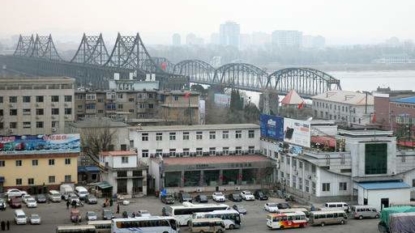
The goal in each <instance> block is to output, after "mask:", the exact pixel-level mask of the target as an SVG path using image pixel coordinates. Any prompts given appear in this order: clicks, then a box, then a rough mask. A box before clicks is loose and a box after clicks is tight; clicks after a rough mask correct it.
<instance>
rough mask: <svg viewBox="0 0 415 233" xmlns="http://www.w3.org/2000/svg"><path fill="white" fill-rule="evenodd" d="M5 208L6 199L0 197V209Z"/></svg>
mask: <svg viewBox="0 0 415 233" xmlns="http://www.w3.org/2000/svg"><path fill="white" fill-rule="evenodd" d="M6 208H7V204H6V200H4V199H3V198H0V210H6Z"/></svg>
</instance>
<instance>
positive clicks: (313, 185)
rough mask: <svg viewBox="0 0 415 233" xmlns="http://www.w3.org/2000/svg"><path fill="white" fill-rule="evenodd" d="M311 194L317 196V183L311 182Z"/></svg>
mask: <svg viewBox="0 0 415 233" xmlns="http://www.w3.org/2000/svg"><path fill="white" fill-rule="evenodd" d="M311 192H312V193H313V194H314V195H315V194H316V182H311Z"/></svg>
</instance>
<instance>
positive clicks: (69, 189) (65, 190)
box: [60, 183, 75, 201]
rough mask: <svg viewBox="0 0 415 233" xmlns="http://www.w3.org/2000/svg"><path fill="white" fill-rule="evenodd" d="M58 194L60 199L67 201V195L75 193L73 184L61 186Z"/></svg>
mask: <svg viewBox="0 0 415 233" xmlns="http://www.w3.org/2000/svg"><path fill="white" fill-rule="evenodd" d="M60 193H61V196H62V199H63V200H65V201H67V200H68V198H69V195H70V194H72V193H75V192H74V184H71V183H66V184H61V186H60Z"/></svg>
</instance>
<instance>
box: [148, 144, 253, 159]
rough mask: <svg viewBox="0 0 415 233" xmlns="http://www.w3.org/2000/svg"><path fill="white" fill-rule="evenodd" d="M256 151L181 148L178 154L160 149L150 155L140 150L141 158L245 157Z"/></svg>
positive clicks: (251, 148) (174, 150) (250, 149)
mask: <svg viewBox="0 0 415 233" xmlns="http://www.w3.org/2000/svg"><path fill="white" fill-rule="evenodd" d="M257 152H258V151H256V150H255V146H249V147H248V150H242V147H241V146H237V147H235V150H229V147H222V150H221V151H218V150H217V149H216V147H209V151H206V150H203V148H196V151H190V148H183V151H182V152H180V151H178V150H177V149H170V150H169V152H167V153H166V152H164V153H163V150H162V149H157V150H156V152H155V153H150V152H149V150H142V151H141V156H142V157H143V158H147V157H155V156H163V157H165V156H169V157H170V156H173V157H174V156H180V157H181V156H202V155H203V156H210V155H247V154H255V153H257Z"/></svg>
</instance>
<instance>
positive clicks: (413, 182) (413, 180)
mask: <svg viewBox="0 0 415 233" xmlns="http://www.w3.org/2000/svg"><path fill="white" fill-rule="evenodd" d="M0 162H4V161H0ZM0 167H4V165H3V166H1V165H0ZM412 187H415V179H412Z"/></svg>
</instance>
